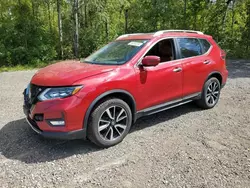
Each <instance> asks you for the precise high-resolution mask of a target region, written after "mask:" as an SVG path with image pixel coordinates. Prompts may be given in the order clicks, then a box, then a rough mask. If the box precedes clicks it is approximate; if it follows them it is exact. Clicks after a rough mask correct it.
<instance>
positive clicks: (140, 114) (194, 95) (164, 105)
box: [136, 92, 201, 119]
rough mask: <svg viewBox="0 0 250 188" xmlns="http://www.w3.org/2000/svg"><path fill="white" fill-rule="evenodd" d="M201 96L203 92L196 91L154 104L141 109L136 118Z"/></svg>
mask: <svg viewBox="0 0 250 188" xmlns="http://www.w3.org/2000/svg"><path fill="white" fill-rule="evenodd" d="M200 97H201V93H200V92H199V93H195V94H192V95H188V96H186V97H184V98H182V99H176V100H173V101H169V102H166V103H163V104H159V105H156V106H152V107H149V108H146V109H143V110H140V111H138V112H137V113H136V119H139V118H140V117H143V116H148V115H151V114H155V113H158V112H161V111H164V110H168V109H170V108H174V107H177V106H180V105H183V104H186V103H189V102H192V101H193V100H196V99H199V98H200Z"/></svg>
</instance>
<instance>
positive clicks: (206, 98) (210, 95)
mask: <svg viewBox="0 0 250 188" xmlns="http://www.w3.org/2000/svg"><path fill="white" fill-rule="evenodd" d="M220 89H221V85H220V82H219V80H218V79H217V78H215V77H212V78H209V79H208V80H207V81H206V83H205V84H204V86H203V89H202V93H201V98H200V99H199V100H197V101H196V104H197V105H198V106H199V107H201V108H203V109H210V108H213V107H214V106H215V105H216V104H217V103H218V101H219V98H220Z"/></svg>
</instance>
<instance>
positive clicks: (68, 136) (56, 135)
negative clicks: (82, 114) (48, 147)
mask: <svg viewBox="0 0 250 188" xmlns="http://www.w3.org/2000/svg"><path fill="white" fill-rule="evenodd" d="M26 121H27V122H28V124H29V125H30V127H31V128H32V129H33V131H35V132H36V133H38V134H39V135H41V136H43V137H45V138H52V139H63V140H74V139H85V138H86V130H85V129H81V130H76V131H70V132H45V131H42V130H41V129H40V128H39V127H38V126H37V124H36V122H35V121H34V120H32V119H30V117H29V116H28V117H27V118H26Z"/></svg>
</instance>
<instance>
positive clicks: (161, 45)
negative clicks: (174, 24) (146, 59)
mask: <svg viewBox="0 0 250 188" xmlns="http://www.w3.org/2000/svg"><path fill="white" fill-rule="evenodd" d="M145 56H159V57H160V59H161V63H164V62H168V61H172V60H174V59H175V50H174V42H173V39H165V40H161V41H159V42H157V43H156V44H155V45H154V46H153V47H152V48H151V49H150V50H149V51H148V53H147V54H146V55H145Z"/></svg>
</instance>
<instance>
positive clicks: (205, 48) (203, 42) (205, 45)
mask: <svg viewBox="0 0 250 188" xmlns="http://www.w3.org/2000/svg"><path fill="white" fill-rule="evenodd" d="M199 40H200V42H201V45H202V47H203V52H204V53H206V52H207V51H208V50H209V49H210V47H211V44H210V43H209V42H208V41H207V40H206V39H199Z"/></svg>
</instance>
